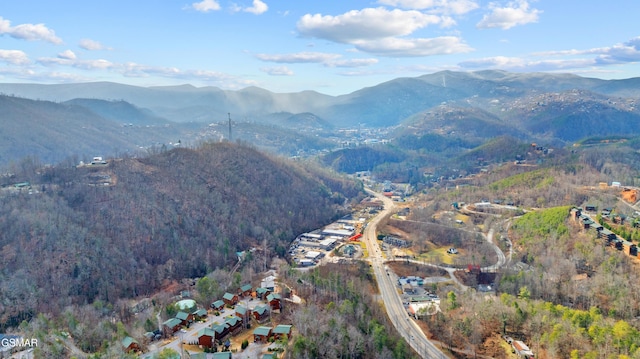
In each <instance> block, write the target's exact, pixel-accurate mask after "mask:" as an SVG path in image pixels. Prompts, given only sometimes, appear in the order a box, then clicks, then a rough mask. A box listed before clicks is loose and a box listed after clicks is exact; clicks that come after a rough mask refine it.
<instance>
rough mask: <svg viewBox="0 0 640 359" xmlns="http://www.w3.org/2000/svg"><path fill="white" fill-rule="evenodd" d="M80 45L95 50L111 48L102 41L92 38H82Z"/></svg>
mask: <svg viewBox="0 0 640 359" xmlns="http://www.w3.org/2000/svg"><path fill="white" fill-rule="evenodd" d="M79 45H80V47H81V48H83V49H85V50H89V51H95V50H110V48H108V47H106V46H104V45H102V44H101V43H100V42H98V41H95V40H90V39H82V40H80V44H79Z"/></svg>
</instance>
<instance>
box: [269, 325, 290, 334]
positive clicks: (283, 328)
mask: <svg viewBox="0 0 640 359" xmlns="http://www.w3.org/2000/svg"><path fill="white" fill-rule="evenodd" d="M289 333H291V325H285V324H278V325H277V326H276V327H275V328H274V329H273V334H289Z"/></svg>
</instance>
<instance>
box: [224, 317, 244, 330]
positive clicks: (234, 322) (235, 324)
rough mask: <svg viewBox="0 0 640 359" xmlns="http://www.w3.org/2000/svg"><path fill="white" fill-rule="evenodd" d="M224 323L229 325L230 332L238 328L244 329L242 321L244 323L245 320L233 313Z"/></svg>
mask: <svg viewBox="0 0 640 359" xmlns="http://www.w3.org/2000/svg"><path fill="white" fill-rule="evenodd" d="M224 323H225V325H226V326H227V328H228V330H229V333H233V332H235V331H236V330H238V329H242V323H244V320H243V319H242V318H241V317H236V316H235V315H231V316H229V317H227V318H226V319H225V320H224Z"/></svg>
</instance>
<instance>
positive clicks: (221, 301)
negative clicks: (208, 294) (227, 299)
mask: <svg viewBox="0 0 640 359" xmlns="http://www.w3.org/2000/svg"><path fill="white" fill-rule="evenodd" d="M213 306H214V307H216V308H220V307H224V301H223V300H222V299H220V300H216V301H215V302H213Z"/></svg>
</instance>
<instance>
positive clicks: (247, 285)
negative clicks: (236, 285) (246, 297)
mask: <svg viewBox="0 0 640 359" xmlns="http://www.w3.org/2000/svg"><path fill="white" fill-rule="evenodd" d="M252 288H253V287H251V284H245V285H243V286H242V287H240V290H241V291H243V292H246V291H248V290H251V289H252Z"/></svg>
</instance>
